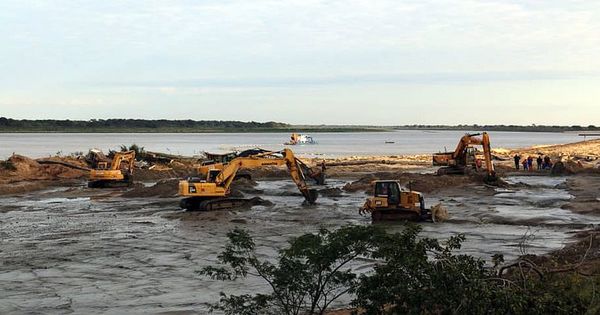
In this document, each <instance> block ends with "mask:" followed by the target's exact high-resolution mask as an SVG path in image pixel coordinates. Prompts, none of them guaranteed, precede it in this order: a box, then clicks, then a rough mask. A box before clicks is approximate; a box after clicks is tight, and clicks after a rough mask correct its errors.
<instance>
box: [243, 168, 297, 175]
mask: <svg viewBox="0 0 600 315" xmlns="http://www.w3.org/2000/svg"><path fill="white" fill-rule="evenodd" d="M247 172H248V173H249V174H250V175H251V176H252V178H289V177H290V173H289V171H288V170H287V168H285V167H263V168H257V169H250V170H247Z"/></svg>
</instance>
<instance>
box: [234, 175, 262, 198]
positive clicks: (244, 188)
mask: <svg viewBox="0 0 600 315" xmlns="http://www.w3.org/2000/svg"><path fill="white" fill-rule="evenodd" d="M257 185H258V183H257V182H255V181H253V180H251V179H248V178H243V177H241V178H237V179H236V180H234V181H233V183H231V193H232V194H236V195H239V193H242V195H243V193H247V194H262V193H263V191H262V190H260V189H256V188H255V187H256V186H257Z"/></svg>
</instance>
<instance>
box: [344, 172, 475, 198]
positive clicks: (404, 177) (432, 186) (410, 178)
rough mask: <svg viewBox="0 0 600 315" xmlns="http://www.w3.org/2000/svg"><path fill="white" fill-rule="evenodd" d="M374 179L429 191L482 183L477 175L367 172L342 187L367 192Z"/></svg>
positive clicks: (371, 186)
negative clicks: (391, 181)
mask: <svg viewBox="0 0 600 315" xmlns="http://www.w3.org/2000/svg"><path fill="white" fill-rule="evenodd" d="M375 180H397V181H399V182H400V184H402V185H404V186H406V187H407V188H408V187H410V188H411V189H412V190H416V191H421V192H425V193H430V192H433V191H436V190H441V189H444V188H456V187H463V186H466V185H469V184H473V183H479V184H482V183H483V179H482V178H480V177H479V176H460V175H455V176H453V175H444V176H437V175H433V174H415V173H384V172H383V173H375V174H369V175H367V176H365V177H362V178H361V179H359V180H357V181H354V182H352V183H348V184H346V185H345V186H344V187H343V190H345V191H347V192H356V191H364V192H367V193H369V192H370V191H371V190H372V189H373V185H372V183H373V181H375Z"/></svg>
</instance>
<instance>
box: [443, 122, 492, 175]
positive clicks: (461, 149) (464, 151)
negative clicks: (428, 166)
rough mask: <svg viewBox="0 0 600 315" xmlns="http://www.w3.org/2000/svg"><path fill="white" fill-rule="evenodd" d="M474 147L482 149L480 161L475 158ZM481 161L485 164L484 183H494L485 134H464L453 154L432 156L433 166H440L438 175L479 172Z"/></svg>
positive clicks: (488, 142) (490, 153)
mask: <svg viewBox="0 0 600 315" xmlns="http://www.w3.org/2000/svg"><path fill="white" fill-rule="evenodd" d="M479 136H481V137H479ZM475 145H481V146H482V147H483V157H482V158H481V159H480V158H478V157H477V150H476V148H475V147H474V146H475ZM482 160H483V162H484V163H485V170H486V172H487V174H486V177H485V182H486V183H494V182H495V181H497V177H496V171H495V169H494V163H493V162H492V149H491V146H490V136H489V135H488V133H487V132H483V133H476V134H465V135H464V136H463V137H462V138H461V139H460V141H459V142H458V145H457V146H456V149H455V150H454V152H445V153H435V154H434V155H433V165H434V166H442V167H441V168H439V169H438V171H437V174H438V175H448V174H465V173H468V172H469V171H470V170H473V169H475V170H480V169H481V168H482V165H481V164H482V163H481V161H482Z"/></svg>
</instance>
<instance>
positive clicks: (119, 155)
mask: <svg viewBox="0 0 600 315" xmlns="http://www.w3.org/2000/svg"><path fill="white" fill-rule="evenodd" d="M123 162H126V163H127V167H128V169H129V173H130V174H133V163H134V162H135V151H126V152H116V153H115V156H114V157H113V160H112V163H111V165H110V169H111V170H120V169H121V163H123Z"/></svg>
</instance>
